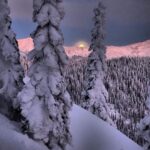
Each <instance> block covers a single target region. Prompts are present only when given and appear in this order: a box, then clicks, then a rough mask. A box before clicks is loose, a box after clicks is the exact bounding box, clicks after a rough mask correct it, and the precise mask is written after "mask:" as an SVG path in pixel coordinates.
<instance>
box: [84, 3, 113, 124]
mask: <svg viewBox="0 0 150 150" xmlns="http://www.w3.org/2000/svg"><path fill="white" fill-rule="evenodd" d="M94 15H95V17H94V23H95V27H94V28H93V30H92V41H91V45H90V50H92V52H91V54H90V55H89V57H88V62H87V71H86V73H85V92H84V93H83V95H84V99H85V102H84V103H83V107H84V108H86V109H88V110H90V111H91V112H92V113H93V114H96V115H97V116H98V117H100V118H102V119H103V120H105V121H107V122H109V123H110V124H111V125H114V126H115V124H114V123H113V121H112V119H111V118H110V115H111V114H110V112H111V111H110V110H109V107H108V104H107V103H106V100H107V99H108V92H107V90H106V88H105V86H104V83H103V80H104V74H105V73H104V72H105V70H106V62H105V53H106V48H105V46H104V29H103V28H104V19H105V8H104V6H103V5H102V3H101V2H100V3H99V5H98V7H97V8H96V9H94Z"/></svg>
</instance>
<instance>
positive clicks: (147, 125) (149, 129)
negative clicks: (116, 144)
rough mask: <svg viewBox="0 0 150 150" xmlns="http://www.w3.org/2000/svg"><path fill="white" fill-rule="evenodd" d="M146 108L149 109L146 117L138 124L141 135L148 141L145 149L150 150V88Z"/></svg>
mask: <svg viewBox="0 0 150 150" xmlns="http://www.w3.org/2000/svg"><path fill="white" fill-rule="evenodd" d="M146 106H147V108H148V111H147V114H146V116H145V117H144V118H143V119H142V120H141V122H140V123H139V124H138V128H139V131H140V132H139V134H140V135H141V136H142V137H143V139H144V140H145V141H146V144H145V149H146V150H150V87H149V96H148V99H147V101H146Z"/></svg>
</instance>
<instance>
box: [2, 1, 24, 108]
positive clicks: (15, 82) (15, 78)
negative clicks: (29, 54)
mask: <svg viewBox="0 0 150 150" xmlns="http://www.w3.org/2000/svg"><path fill="white" fill-rule="evenodd" d="M9 14H10V10H9V7H8V2H7V0H0V69H1V71H0V95H3V96H4V97H5V99H6V100H7V101H8V103H9V105H11V106H13V107H15V108H16V107H18V105H19V103H18V102H17V99H16V97H17V94H18V92H19V91H20V90H21V88H22V86H23V81H22V79H23V68H22V66H21V64H20V55H19V50H18V44H17V41H16V37H15V34H14V32H13V31H12V30H11V19H10V17H9Z"/></svg>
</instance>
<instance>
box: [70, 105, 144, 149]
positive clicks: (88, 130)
mask: <svg viewBox="0 0 150 150" xmlns="http://www.w3.org/2000/svg"><path fill="white" fill-rule="evenodd" d="M70 117H71V133H72V135H73V145H74V146H75V147H74V148H70V149H68V150H142V148H141V147H139V146H138V145H137V144H135V143H134V142H133V141H131V140H130V139H129V138H127V137H126V136H125V135H123V134H122V133H120V132H119V131H118V130H116V129H115V128H113V127H111V126H109V125H108V124H107V123H105V122H104V121H102V120H100V119H99V118H97V117H95V116H93V115H92V114H90V113H89V112H87V111H85V110H83V109H82V108H80V107H78V106H76V105H74V107H73V109H72V111H71V113H70Z"/></svg>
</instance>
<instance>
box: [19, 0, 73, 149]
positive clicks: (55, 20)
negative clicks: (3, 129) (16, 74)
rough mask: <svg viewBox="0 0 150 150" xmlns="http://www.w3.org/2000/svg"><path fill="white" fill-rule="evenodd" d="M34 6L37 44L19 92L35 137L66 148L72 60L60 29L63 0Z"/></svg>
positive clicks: (36, 2) (37, 0)
mask: <svg viewBox="0 0 150 150" xmlns="http://www.w3.org/2000/svg"><path fill="white" fill-rule="evenodd" d="M33 8H34V13H33V20H34V21H35V22H36V23H37V24H38V27H37V29H36V31H35V32H34V33H33V34H32V35H31V36H32V38H33V40H34V46H35V49H34V50H33V51H32V52H31V53H30V54H29V59H30V60H32V64H31V67H30V68H29V71H28V77H26V78H25V83H26V84H25V87H24V89H23V90H22V91H21V92H20V93H19V95H18V97H19V99H20V101H21V109H22V115H23V116H24V117H25V120H26V123H25V125H26V127H28V128H27V132H28V133H29V135H31V136H32V137H33V139H35V140H38V141H42V142H43V143H45V144H46V145H47V146H48V147H49V148H50V149H51V150H65V147H66V145H67V144H68V143H70V141H71V135H70V132H69V116H68V112H69V110H70V109H71V106H72V103H71V100H70V96H69V94H68V92H67V90H66V85H65V82H64V77H63V72H62V68H63V67H64V65H66V64H67V61H68V58H67V56H66V54H65V51H64V48H63V36H62V32H61V30H60V28H59V26H60V22H61V20H62V19H63V17H64V10H63V7H62V0H47V1H45V0H33Z"/></svg>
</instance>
